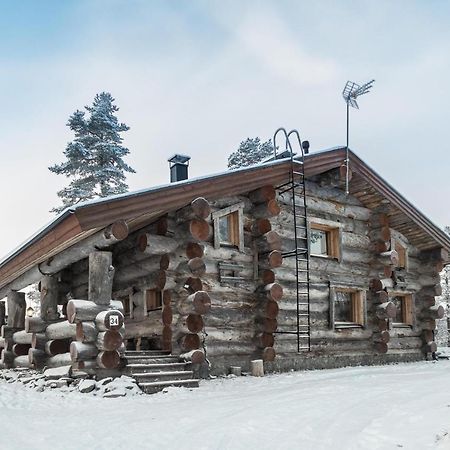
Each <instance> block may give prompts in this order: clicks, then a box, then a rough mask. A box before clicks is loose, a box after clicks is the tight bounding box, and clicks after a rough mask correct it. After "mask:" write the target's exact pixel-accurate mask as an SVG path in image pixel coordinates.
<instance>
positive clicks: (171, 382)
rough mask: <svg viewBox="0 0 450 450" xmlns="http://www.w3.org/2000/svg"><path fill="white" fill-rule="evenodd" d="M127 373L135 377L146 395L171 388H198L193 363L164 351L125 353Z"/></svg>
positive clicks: (129, 351)
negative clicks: (192, 368) (192, 367)
mask: <svg viewBox="0 0 450 450" xmlns="http://www.w3.org/2000/svg"><path fill="white" fill-rule="evenodd" d="M125 359H126V360H127V365H126V367H125V373H126V374H127V375H129V376H130V377H133V378H134V379H135V380H136V382H137V384H138V386H139V387H140V388H141V389H142V390H143V391H144V392H145V393H146V394H154V393H155V392H159V391H162V390H163V389H164V388H166V387H169V386H178V387H190V388H194V387H198V380H196V379H194V378H193V375H194V373H193V372H192V370H190V368H191V363H186V362H183V361H180V358H179V357H178V356H175V355H171V354H170V352H168V351H163V350H143V351H131V350H127V351H126V352H125Z"/></svg>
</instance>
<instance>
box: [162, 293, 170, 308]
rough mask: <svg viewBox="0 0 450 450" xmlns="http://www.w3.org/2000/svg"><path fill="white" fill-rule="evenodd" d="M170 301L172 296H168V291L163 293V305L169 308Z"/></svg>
mask: <svg viewBox="0 0 450 450" xmlns="http://www.w3.org/2000/svg"><path fill="white" fill-rule="evenodd" d="M171 301H172V296H171V294H170V291H164V292H163V305H164V306H169V305H170V303H171Z"/></svg>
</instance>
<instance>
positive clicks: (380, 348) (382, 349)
mask: <svg viewBox="0 0 450 450" xmlns="http://www.w3.org/2000/svg"><path fill="white" fill-rule="evenodd" d="M375 350H376V351H377V353H383V354H384V353H387V351H388V345H387V344H386V342H377V343H376V344H375Z"/></svg>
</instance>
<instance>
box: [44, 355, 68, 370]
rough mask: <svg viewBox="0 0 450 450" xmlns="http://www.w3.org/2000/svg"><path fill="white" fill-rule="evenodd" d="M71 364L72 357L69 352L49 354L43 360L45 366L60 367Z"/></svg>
mask: <svg viewBox="0 0 450 450" xmlns="http://www.w3.org/2000/svg"><path fill="white" fill-rule="evenodd" d="M71 364H72V358H71V356H70V353H61V354H59V355H55V356H50V357H49V358H47V360H46V361H45V366H46V367H62V366H69V365H71Z"/></svg>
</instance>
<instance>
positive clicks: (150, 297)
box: [145, 289, 162, 312]
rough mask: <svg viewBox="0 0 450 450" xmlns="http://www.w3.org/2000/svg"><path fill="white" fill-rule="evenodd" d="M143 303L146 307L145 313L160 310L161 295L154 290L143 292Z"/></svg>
mask: <svg viewBox="0 0 450 450" xmlns="http://www.w3.org/2000/svg"><path fill="white" fill-rule="evenodd" d="M145 302H146V305H147V312H148V311H154V310H156V309H161V308H162V293H161V291H156V290H154V289H147V290H146V291H145Z"/></svg>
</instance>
